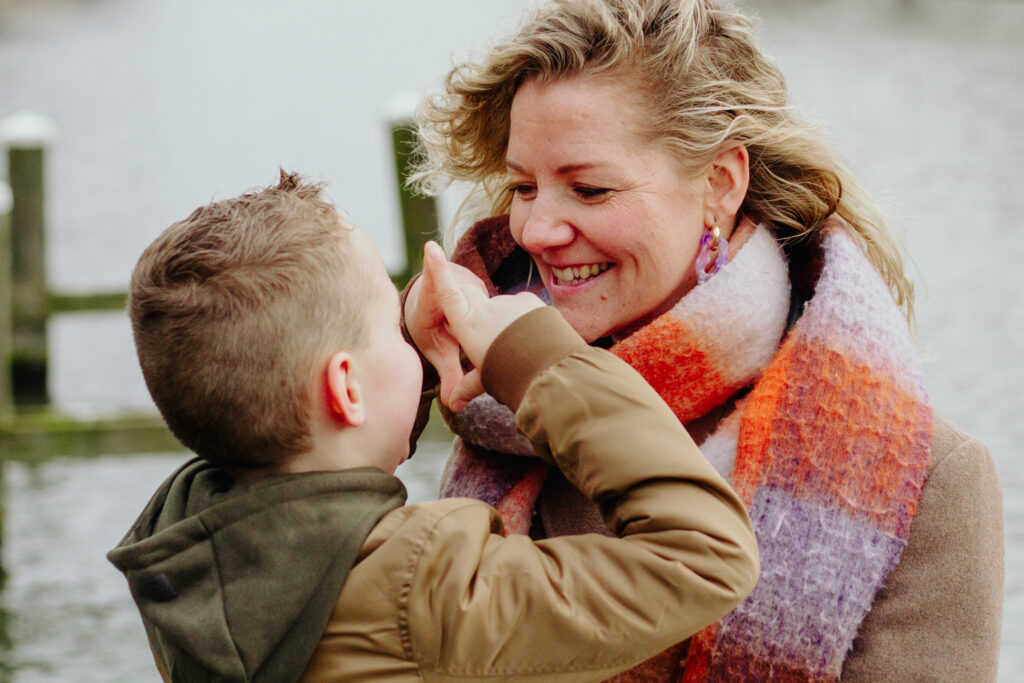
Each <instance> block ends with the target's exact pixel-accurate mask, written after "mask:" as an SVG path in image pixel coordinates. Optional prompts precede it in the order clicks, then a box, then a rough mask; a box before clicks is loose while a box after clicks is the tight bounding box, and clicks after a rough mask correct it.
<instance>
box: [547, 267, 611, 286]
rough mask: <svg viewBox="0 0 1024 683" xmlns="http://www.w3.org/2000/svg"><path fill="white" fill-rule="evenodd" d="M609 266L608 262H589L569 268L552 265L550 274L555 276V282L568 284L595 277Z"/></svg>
mask: <svg viewBox="0 0 1024 683" xmlns="http://www.w3.org/2000/svg"><path fill="white" fill-rule="evenodd" d="M609 267H611V264H610V263H590V264H587V265H585V266H571V267H569V268H555V267H554V266H552V268H551V274H552V275H554V276H555V284H559V285H570V284H577V283H580V282H583V281H584V280H589V279H590V278H592V277H597V276H598V275H600V274H601V273H603V272H604V271H606V270H608V268H609Z"/></svg>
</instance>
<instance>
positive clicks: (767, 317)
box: [442, 218, 932, 681]
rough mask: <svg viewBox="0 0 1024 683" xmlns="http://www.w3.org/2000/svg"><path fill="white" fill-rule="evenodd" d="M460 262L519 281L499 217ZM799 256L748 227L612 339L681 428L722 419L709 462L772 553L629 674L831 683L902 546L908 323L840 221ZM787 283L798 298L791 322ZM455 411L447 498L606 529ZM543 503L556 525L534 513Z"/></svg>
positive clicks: (910, 446) (506, 435) (496, 422)
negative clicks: (712, 611)
mask: <svg viewBox="0 0 1024 683" xmlns="http://www.w3.org/2000/svg"><path fill="white" fill-rule="evenodd" d="M453 260H455V261H457V262H459V263H462V265H465V266H466V267H468V268H470V269H471V270H473V271H475V272H476V273H477V274H478V275H481V276H482V277H484V279H485V282H487V283H488V287H489V288H490V289H491V290H492V293H496V292H499V291H501V292H509V291H517V290H519V289H522V288H524V285H523V284H522V283H523V281H524V280H525V279H526V277H527V276H525V273H526V272H527V261H526V255H525V254H524V253H523V252H521V251H520V250H518V249H517V247H516V245H515V243H514V242H513V241H512V239H511V237H510V235H509V233H508V229H507V219H504V218H494V219H488V220H487V221H482V222H481V223H478V224H477V225H475V226H474V227H473V228H472V229H471V230H470V231H469V232H468V233H467V234H466V236H465V237H464V238H463V240H462V241H461V242H460V244H459V247H458V248H457V250H456V253H455V254H454V255H453ZM791 261H792V265H790V267H789V268H788V272H787V262H786V259H785V257H784V256H783V255H782V253H781V252H780V250H779V248H778V246H777V243H776V241H775V240H774V238H773V237H772V236H771V234H770V233H769V232H768V230H767V229H765V228H757V229H756V230H755V231H754V233H753V235H752V236H751V237H750V239H749V240H748V241H747V242H746V243H745V244H744V245H743V247H742V249H740V250H739V251H738V253H736V254H735V256H734V257H733V260H732V261H730V263H729V264H728V265H727V266H726V267H725V268H723V269H722V270H721V271H720V272H719V273H718V274H716V275H715V276H714V277H713V278H712V279H711V280H710V281H709V282H707V283H706V284H704V285H702V286H699V287H697V288H695V289H693V290H692V291H691V292H689V293H688V294H687V295H686V296H684V297H683V298H682V299H680V301H679V302H678V303H677V304H676V305H675V306H674V307H673V308H672V309H671V310H669V311H668V312H666V313H665V314H663V315H661V316H660V317H658V318H656V319H655V320H654V321H652V322H651V323H649V324H648V325H646V326H645V327H643V328H641V329H640V330H638V331H637V332H635V333H634V334H632V335H631V336H629V337H627V338H626V339H624V340H622V341H621V342H619V343H617V344H615V345H614V346H612V347H611V351H612V352H613V353H616V354H617V355H619V356H620V357H621V358H623V359H624V360H626V361H627V362H628V363H630V364H631V365H632V366H633V367H634V368H636V369H637V371H639V372H640V373H641V374H642V375H643V376H644V377H645V379H647V381H648V382H649V383H650V384H651V385H652V386H653V387H654V388H655V389H656V390H657V391H658V392H659V394H660V395H661V396H662V398H663V399H664V400H665V401H666V403H668V405H669V406H670V407H671V408H672V409H673V411H674V412H675V413H676V415H677V417H679V419H680V421H681V422H683V423H684V424H687V423H691V422H692V421H695V420H700V419H701V418H702V417H703V416H706V415H708V414H709V413H713V412H714V411H716V410H717V411H721V413H722V414H723V415H724V416H723V417H721V418H717V417H716V420H717V422H716V424H714V426H713V431H712V433H711V434H710V436H708V437H707V438H706V439H704V440H703V442H702V443H701V444H700V447H701V451H702V452H703V453H704V454H705V456H706V457H707V458H708V460H709V461H710V462H711V463H712V464H713V465H714V466H715V467H716V468H717V469H718V470H719V472H721V473H722V474H723V476H726V477H727V478H728V479H729V481H730V483H731V484H732V485H733V487H734V488H735V489H736V491H737V493H739V495H740V497H741V498H742V499H743V500H744V502H745V503H746V505H747V506H748V510H749V512H750V516H751V519H752V521H753V523H754V528H755V531H756V533H757V538H758V546H759V550H760V554H761V577H760V580H759V582H758V585H757V587H756V588H755V590H754V592H753V593H752V594H751V595H750V596H749V597H748V598H747V600H745V601H744V602H743V603H742V604H741V605H740V606H739V607H737V608H736V609H735V610H734V611H733V612H731V613H729V614H728V615H726V616H725V617H723V618H722V619H721V620H720V621H719V622H718V623H716V624H714V625H712V626H710V627H709V628H707V629H706V630H704V631H703V632H701V633H699V634H697V635H696V636H694V637H693V638H692V639H691V640H690V641H689V643H688V644H686V643H684V644H680V646H677V647H676V648H674V649H673V650H670V651H667V652H666V653H663V655H662V656H660V657H658V658H655V659H652V660H650V661H649V662H647V663H646V664H642V665H640V667H638V668H637V669H635V670H632V671H631V672H626V673H625V674H623V675H622V676H621V677H619V679H618V680H677V679H680V678H681V680H683V681H735V680H785V681H805V680H808V681H835V680H838V679H839V676H840V674H841V672H842V665H843V661H844V659H845V658H846V655H847V653H848V652H849V651H850V648H851V647H852V645H853V641H854V638H855V637H856V635H857V631H858V629H859V627H860V624H861V622H862V621H863V620H864V617H865V616H866V615H867V613H868V611H869V610H870V608H871V604H872V602H873V600H874V596H875V594H876V593H877V591H878V590H879V589H880V588H881V587H882V585H883V583H884V582H885V579H886V577H887V576H888V574H889V573H890V572H891V571H892V569H893V568H894V567H895V566H896V563H897V562H898V560H899V557H900V554H901V553H902V551H903V549H904V547H906V543H907V538H908V535H909V532H910V524H911V521H912V520H913V517H914V514H915V512H916V509H917V502H918V499H919V498H920V494H921V487H922V486H923V484H924V479H925V474H926V468H927V464H928V458H929V453H930V445H931V436H932V412H931V408H930V406H929V404H928V400H927V396H926V393H925V390H924V386H923V379H922V373H921V370H920V368H919V367H918V364H917V361H916V354H915V351H914V346H913V342H912V339H911V337H910V334H909V332H908V330H907V326H906V322H905V320H904V319H903V317H902V315H901V313H900V311H899V310H898V308H897V307H896V306H895V305H894V304H893V302H892V297H891V295H890V294H889V291H888V289H887V287H886V286H885V284H884V282H883V281H882V279H881V277H880V276H879V275H878V273H877V271H876V270H875V269H874V267H873V266H872V265H871V264H870V262H869V261H868V259H867V258H866V257H865V256H864V254H863V252H862V251H861V249H860V248H859V246H858V245H857V244H856V243H855V242H854V240H853V238H852V237H851V236H850V235H849V234H848V232H847V229H846V227H845V226H844V224H843V223H842V222H841V221H840V220H839V219H837V218H833V219H831V220H830V221H829V223H828V224H827V225H826V226H825V227H824V229H823V230H822V231H820V233H819V235H818V236H817V237H816V238H814V239H813V240H812V241H811V242H809V243H807V244H805V245H803V246H802V247H801V248H800V251H799V253H798V254H796V253H795V254H793V255H792V257H791ZM790 282H792V283H793V288H794V290H795V291H796V292H798V293H799V294H800V295H801V296H799V297H798V299H799V300H804V301H806V303H805V304H803V307H802V310H797V312H798V313H799V318H798V319H797V320H796V321H795V322H794V323H793V324H792V325H791V326H790V327H789V328H788V330H787V315H788V313H789V311H790V308H791V306H790V291H789V290H790V285H789V283H790ZM531 284H532V285H533V287H531V288H532V289H535V290H536V289H538V287H537V285H536V283H531ZM539 293H540V294H542V295H544V294H545V292H543V291H540V292H539ZM446 417H447V418H448V419H449V426H450V427H451V428H452V430H453V431H454V432H455V433H456V434H457V435H458V438H457V439H456V444H455V448H454V450H453V454H452V457H451V458H450V460H449V462H448V465H447V467H446V471H445V475H444V484H443V489H442V494H443V495H445V496H471V497H475V498H479V499H481V500H485V501H487V502H489V503H491V504H492V505H494V506H495V507H496V508H497V509H498V511H499V512H500V513H501V514H502V518H503V520H504V521H505V525H506V531H507V532H510V533H528V532H530V531H531V523H532V526H533V530H532V532H533V534H534V535H537V534H538V527H540V528H542V532H541V534H542V535H544V534H546V535H560V534H562V533H584V532H588V531H603V532H604V533H607V530H606V529H603V528H602V525H601V522H600V517H599V516H598V515H597V513H596V511H595V509H594V507H593V506H592V504H590V503H589V501H586V499H584V498H582V496H581V495H580V494H578V493H577V492H573V493H574V494H575V496H574V495H571V494H570V495H567V494H566V491H565V489H564V487H563V488H562V489H561V493H559V494H558V496H557V497H559V498H564V500H563V501H559V500H554V501H551V500H547V498H548V497H551V494H552V492H553V491H556V490H559V489H558V487H557V486H552V485H551V484H552V482H553V481H554V480H555V477H554V476H552V475H551V473H550V472H549V471H548V469H549V468H548V467H547V465H544V464H543V463H541V462H540V461H538V460H536V459H534V458H530V457H523V456H529V455H531V454H532V450H531V448H530V445H529V443H528V442H527V441H526V439H525V438H523V437H522V436H521V435H520V434H518V433H516V432H515V430H514V427H511V425H512V414H511V411H508V410H507V409H505V408H504V407H503V406H501V405H500V404H498V403H497V402H496V401H494V400H493V399H491V398H490V397H488V396H482V397H480V398H478V399H476V400H475V401H473V402H472V403H471V404H470V405H469V406H468V407H467V408H466V409H465V410H464V411H463V412H462V413H460V414H458V415H454V416H452V415H446ZM545 482H547V483H548V486H547V488H545ZM545 506H547V509H551V508H552V506H553V507H554V508H557V509H558V512H559V514H557V515H548V516H549V517H550V518H552V519H554V518H557V521H559V524H560V526H555V527H554V528H552V526H550V525H547V524H544V521H543V520H538V519H536V518H535V512H543V510H544V509H545ZM538 516H539V517H543V515H538ZM566 520H567V521H566ZM538 521H539V522H540V523H538Z"/></svg>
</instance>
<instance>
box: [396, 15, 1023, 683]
mask: <svg viewBox="0 0 1024 683" xmlns="http://www.w3.org/2000/svg"><path fill="white" fill-rule="evenodd" d="M420 132H421V138H422V140H423V144H424V152H425V156H424V159H425V160H424V162H423V166H422V168H421V172H420V174H419V176H418V179H419V182H420V184H421V187H423V188H424V189H425V190H427V191H437V190H439V189H440V188H442V187H443V186H444V185H445V184H446V183H447V182H450V181H453V180H455V181H467V182H469V183H471V184H472V185H473V187H474V188H475V194H474V195H473V196H471V199H470V201H469V202H468V204H467V206H466V209H465V210H466V211H468V212H471V213H475V215H477V216H480V217H487V218H486V219H484V220H480V221H479V222H477V223H476V224H475V225H473V227H472V228H470V229H469V230H468V231H467V232H466V233H465V234H464V235H463V236H462V238H461V240H460V241H459V243H458V245H457V247H456V248H455V252H454V255H453V260H455V261H456V262H459V263H461V264H462V265H464V266H465V267H467V268H469V269H470V270H471V271H473V272H474V273H475V274H477V275H478V276H480V277H482V278H483V279H484V280H485V281H486V282H487V283H488V287H489V288H490V289H491V291H492V292H498V291H501V292H508V291H516V290H520V289H524V288H526V289H533V290H535V291H538V292H539V293H540V294H541V295H542V296H543V297H545V298H546V299H547V300H548V301H550V303H551V304H552V305H553V306H554V307H555V308H557V309H558V310H559V311H560V312H561V313H562V315H563V316H564V317H565V318H566V319H567V320H568V321H569V323H570V324H571V325H572V326H573V327H574V328H575V329H576V331H577V332H579V333H580V334H581V335H582V336H583V337H584V338H585V339H586V340H587V341H588V342H590V343H592V344H595V345H601V346H606V347H609V348H611V349H612V351H614V352H615V353H617V354H618V355H619V356H620V357H622V358H624V359H625V360H627V361H628V362H629V363H631V364H632V365H633V366H634V367H635V368H636V369H637V370H638V371H639V372H640V373H641V374H642V375H644V377H645V378H646V379H647V380H648V382H649V383H650V384H651V385H652V386H654V388H655V389H657V390H658V391H659V393H660V394H661V395H662V397H663V398H665V400H666V402H667V403H668V404H669V405H670V406H671V407H672V409H673V410H674V411H675V413H676V415H677V417H678V418H679V419H680V421H681V422H683V423H684V424H685V426H686V427H687V429H688V431H689V432H690V434H691V435H692V436H693V438H694V439H695V440H696V442H697V443H698V444H699V445H700V447H701V450H702V451H703V452H704V454H705V456H706V457H707V458H708V459H709V460H710V461H711V462H712V464H714V465H715V466H716V468H717V469H718V470H719V472H721V473H722V474H723V475H725V476H727V477H728V478H729V479H730V481H731V483H732V484H733V486H734V487H735V488H736V490H737V492H738V493H739V494H740V496H741V498H743V500H744V502H745V503H746V504H747V506H748V508H749V510H750V513H751V518H752V519H753V521H754V525H755V529H756V530H757V534H758V544H759V550H760V553H761V564H762V572H761V579H760V582H759V584H758V586H757V588H756V589H755V591H754V593H753V594H752V595H751V596H750V597H749V598H748V599H747V600H746V601H745V602H744V603H743V604H742V605H741V606H740V607H739V608H737V609H736V610H735V611H733V612H732V613H731V614H729V615H728V616H726V617H725V618H723V619H722V620H721V621H720V622H719V623H717V624H716V625H714V626H712V627H710V628H709V629H707V630H706V631H704V632H702V633H701V634H699V635H698V636H695V637H694V638H692V639H691V640H690V641H688V642H685V643H680V644H679V645H678V646H677V647H675V648H673V649H672V650H669V651H666V652H665V653H663V654H662V655H661V656H659V657H656V658H654V659H652V660H650V661H648V662H646V663H645V664H644V665H642V666H641V667H639V668H638V669H636V670H633V671H631V672H627V673H626V674H623V677H622V680H687V681H696V680H722V681H731V680H769V679H774V680H838V679H840V678H841V679H843V680H870V681H877V680H891V679H897V678H905V679H913V680H919V679H926V680H972V681H973V680H978V681H980V680H994V678H995V672H996V663H997V658H998V649H999V635H1000V612H1001V601H1002V586H1003V535H1002V507H1001V493H1000V488H999V483H998V480H997V477H996V474H995V469H994V466H993V464H992V462H991V459H990V458H989V456H988V453H987V451H986V450H985V448H984V446H982V445H981V444H980V443H978V442H977V441H975V440H973V439H972V438H971V437H969V436H967V435H965V434H964V433H962V432H961V431H959V430H958V429H957V428H956V427H954V426H953V425H951V424H949V423H948V422H947V421H945V420H944V419H943V418H942V417H941V416H940V415H938V414H937V413H935V412H934V411H933V409H932V407H931V405H930V404H929V402H928V398H927V395H926V393H925V390H924V388H923V378H922V373H921V370H920V368H919V366H918V363H917V360H916V358H915V353H914V344H913V339H912V336H911V334H910V332H909V326H908V322H909V321H912V317H913V288H912V286H911V283H910V281H909V279H908V278H907V276H906V275H905V273H904V268H903V264H902V261H901V257H900V251H899V249H898V247H897V245H896V243H895V241H894V239H893V237H892V236H891V235H890V234H889V232H888V231H887V228H886V226H885V224H884V222H883V220H882V218H881V217H880V215H879V212H878V210H877V209H876V208H875V207H874V206H873V204H872V202H871V200H870V198H868V197H867V196H866V194H865V193H864V192H863V191H862V190H861V189H860V187H859V186H858V185H857V183H856V182H855V181H854V179H853V178H852V177H851V175H850V174H849V172H848V171H847V170H846V169H845V168H844V167H843V166H842V165H841V164H840V163H839V162H838V160H837V158H836V155H835V154H834V153H833V152H832V151H831V150H830V149H828V147H827V146H825V145H824V144H823V143H822V142H821V141H820V140H819V139H818V138H817V137H816V135H815V133H814V131H813V129H812V128H811V127H810V126H808V125H807V124H805V123H804V122H803V121H802V120H801V119H800V118H799V116H798V115H797V114H796V112H794V110H793V109H792V107H791V105H790V102H789V99H788V95H787V93H786V88H785V84H784V81H783V78H782V76H781V75H780V74H779V72H778V70H777V69H776V67H775V66H774V65H772V64H771V63H770V62H769V61H768V60H767V59H766V58H765V56H764V55H763V54H762V53H761V52H760V50H759V49H758V47H757V45H756V43H755V39H754V36H753V33H752V30H751V26H750V23H749V21H748V19H747V18H746V17H745V16H744V15H743V14H742V13H740V12H738V11H734V10H731V9H724V8H721V7H719V5H718V3H717V2H714V1H713V0H646V1H645V0H563V1H560V2H552V3H550V4H548V5H545V6H543V7H541V8H539V9H538V10H536V12H535V14H534V16H533V17H532V18H531V19H530V20H529V22H528V23H526V24H525V25H524V26H523V27H522V28H521V29H520V30H519V31H518V33H516V34H515V35H514V36H513V37H511V38H510V39H508V40H507V41H506V42H504V43H501V44H499V45H496V46H494V47H493V48H491V49H490V50H489V52H488V53H487V54H486V55H485V56H484V57H483V58H482V59H481V60H480V61H479V62H475V63H466V64H462V65H460V66H457V67H456V68H455V69H454V70H453V71H452V72H451V74H450V75H449V77H448V79H447V82H446V84H445V88H444V90H443V92H441V93H440V94H438V95H437V96H435V97H434V98H432V99H431V100H430V101H428V102H427V103H426V104H425V106H424V107H423V109H422V112H421V131H420ZM901 308H902V312H901ZM405 314H406V324H407V326H408V329H409V332H410V334H411V336H412V338H413V339H414V341H415V342H416V343H417V346H418V347H419V348H420V350H421V351H422V352H423V353H424V355H426V356H428V357H431V358H433V359H435V360H440V361H441V362H442V363H443V365H442V366H440V367H445V368H446V370H445V371H443V372H442V373H441V374H442V376H441V384H442V395H443V396H446V397H447V398H448V405H449V406H452V407H453V408H455V409H458V412H455V413H446V417H447V418H448V419H449V424H450V426H451V428H452V430H453V431H454V432H455V433H456V434H457V436H458V439H457V441H456V447H455V450H454V452H453V455H452V458H451V460H450V461H449V463H448V466H447V468H446V472H445V480H444V494H445V495H469V496H474V497H478V498H481V499H484V500H487V501H488V502H491V503H492V504H494V505H495V506H496V507H497V508H498V509H499V511H500V512H501V513H502V516H503V519H504V521H505V524H506V529H507V530H508V531H510V532H518V533H529V534H531V535H533V536H534V537H538V538H541V537H550V536H557V535H562V534H567V533H585V532H601V533H607V532H606V530H605V529H604V527H603V525H602V523H601V518H600V515H599V514H598V511H597V509H596V508H595V507H594V506H593V505H591V504H589V502H588V501H586V500H585V499H583V498H582V496H580V494H579V493H578V492H576V491H575V490H574V489H573V488H572V487H571V486H568V485H567V484H566V482H565V480H564V479H563V478H562V477H560V476H559V475H558V474H557V473H556V472H552V471H549V469H548V468H547V467H545V466H543V465H542V464H540V463H539V461H537V460H536V459H534V458H531V457H530V456H531V453H532V450H531V447H530V444H529V443H528V442H526V440H525V439H523V438H522V437H521V436H520V435H519V434H518V433H517V432H516V430H515V427H514V422H513V416H512V415H511V414H510V413H508V412H507V411H504V412H503V411H502V410H501V408H500V406H498V405H497V404H496V403H495V402H494V401H493V400H492V399H489V397H487V396H486V395H481V396H477V394H480V393H481V389H480V386H479V378H478V377H477V376H476V374H475V373H474V372H469V373H467V374H463V372H462V370H461V368H460V366H459V365H458V363H457V359H456V358H455V353H454V350H453V348H452V345H451V342H450V339H447V338H446V335H445V332H444V322H443V319H442V318H441V317H440V316H439V315H438V314H437V306H436V302H434V301H432V300H431V294H430V292H425V291H424V290H423V288H422V285H421V284H419V283H414V285H413V286H412V287H411V288H410V290H409V292H408V297H407V298H406V301H405ZM474 397H475V398H474ZM470 399H472V400H470ZM623 447H624V448H628V447H629V444H628V443H624V444H623ZM636 457H637V458H642V457H643V453H637V454H636ZM638 580H642V579H638Z"/></svg>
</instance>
